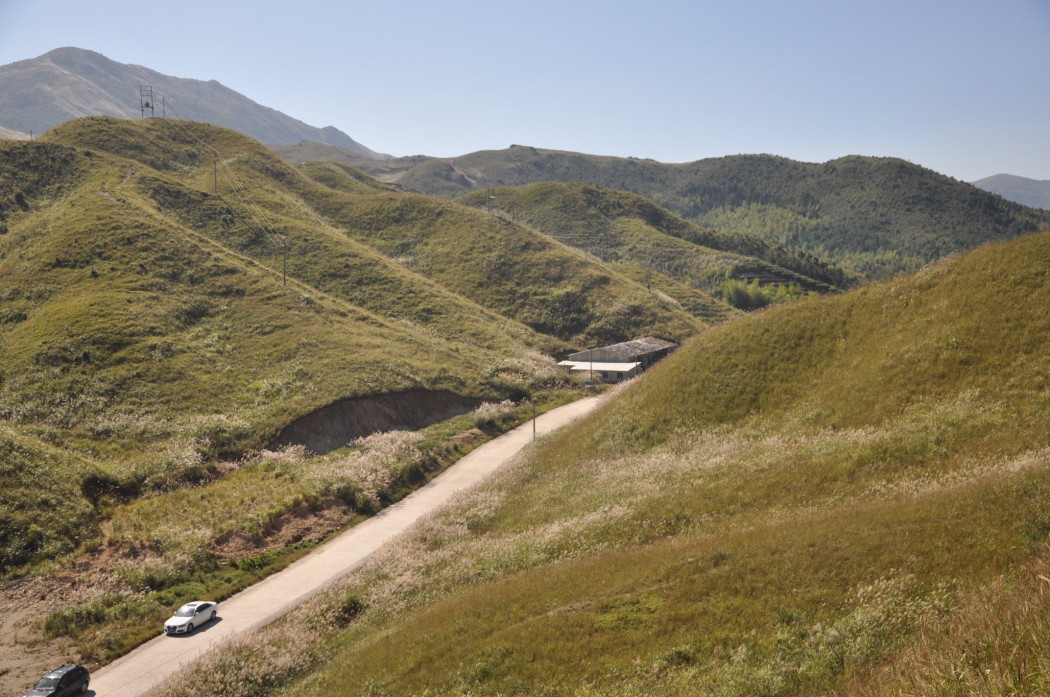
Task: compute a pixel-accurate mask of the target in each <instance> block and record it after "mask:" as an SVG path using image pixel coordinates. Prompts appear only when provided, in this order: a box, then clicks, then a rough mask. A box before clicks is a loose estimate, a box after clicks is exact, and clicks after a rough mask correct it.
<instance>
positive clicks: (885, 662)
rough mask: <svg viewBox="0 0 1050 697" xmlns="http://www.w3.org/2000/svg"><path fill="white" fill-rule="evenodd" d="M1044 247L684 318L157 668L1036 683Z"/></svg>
mask: <svg viewBox="0 0 1050 697" xmlns="http://www.w3.org/2000/svg"><path fill="white" fill-rule="evenodd" d="M1047 269H1050V233H1044V234H1041V235H1035V236H1028V237H1023V238H1020V239H1018V240H1015V241H1012V242H1009V243H1003V244H997V245H992V246H986V247H982V248H980V249H978V250H977V251H975V252H972V253H969V254H966V255H961V256H957V257H955V258H953V259H950V260H948V261H945V262H942V263H939V264H936V265H933V266H931V267H929V268H927V269H924V270H923V271H921V272H919V273H917V274H914V275H911V276H907V277H902V278H899V279H896V280H893V281H891V282H885V283H881V284H875V285H871V286H868V287H865V288H863V289H860V290H855V291H851V292H849V293H846V294H842V295H837V296H829V297H822V298H815V299H811V300H805V301H802V302H799V303H794V304H791V305H788V306H784V307H781V308H776V309H773V310H770V311H767V312H764V313H759V314H753V315H748V316H744V317H741V318H739V319H737V320H734V321H732V322H728V323H726V324H723V325H721V326H719V327H717V328H715V329H713V330H711V331H709V332H706V333H705V334H703V335H702V336H700V337H697V338H696V339H694V340H693V341H691V342H690V343H689V344H688V345H687V346H686V347H684V348H683V349H682V350H680V351H679V352H678V353H676V354H674V355H673V356H672V357H670V358H668V359H667V360H665V361H664V362H663V363H662V364H661V365H659V366H657V367H656V368H654V369H653V370H652V371H651V372H650V373H647V374H646V376H645V377H644V378H642V379H641V380H640V381H639V382H638V383H637V384H635V385H633V386H632V387H630V388H628V389H627V390H625V391H624V392H623V393H622V395H621V396H620V397H619V398H618V399H616V400H615V401H613V402H612V403H610V404H608V405H607V406H606V407H605V408H604V409H603V410H600V411H599V412H597V413H596V414H595V415H594V416H593V417H591V418H589V419H588V420H587V421H586V422H584V423H582V424H580V425H579V426H578V427H576V428H574V429H572V430H570V431H567V432H565V433H563V434H561V435H559V436H556V437H554V438H553V439H551V440H550V441H548V442H547V443H545V444H544V447H543V448H542V449H540V450H537V451H536V452H534V453H533V455H532V457H531V458H530V459H529V460H528V461H526V462H522V463H520V464H519V465H517V466H515V467H512V468H511V469H509V470H507V471H504V472H503V473H502V474H501V475H500V476H499V477H497V479H496V481H494V482H492V483H491V484H490V485H488V486H486V487H485V488H483V489H482V490H479V491H477V492H475V493H474V494H472V495H471V496H469V497H466V499H465V500H464V501H462V502H461V503H460V504H459V505H457V506H456V507H454V508H453V509H451V510H449V511H447V512H445V513H444V514H443V515H441V516H437V517H436V518H435V519H433V520H431V521H429V522H428V523H427V524H426V525H424V526H423V527H422V528H421V529H420V530H419V531H418V532H416V533H415V534H414V535H413V536H412V537H411V538H409V539H406V540H405V541H404V542H403V543H402V544H401V545H400V546H398V547H397V548H396V549H392V550H389V551H387V552H386V553H384V554H383V555H382V556H381V558H379V559H377V560H376V561H375V562H374V563H373V564H372V565H371V566H370V568H369V569H367V570H363V571H360V572H358V573H356V574H355V575H353V576H352V577H351V578H350V579H348V580H347V582H346V583H345V584H344V585H343V586H342V587H340V588H335V589H332V590H331V591H330V592H329V593H328V594H327V595H326V596H324V597H322V598H319V599H318V600H317V601H316V602H315V603H314V604H313V605H312V606H311V607H309V608H305V609H303V610H301V611H298V612H296V613H293V614H292V615H291V616H290V617H288V618H286V619H285V620H284V621H283V622H282V623H280V624H279V625H278V626H277V627H275V628H273V629H271V630H268V631H267V632H266V633H264V634H261V635H259V636H256V637H255V638H254V639H253V640H252V641H251V642H250V643H245V644H243V645H239V646H233V647H230V648H229V649H228V650H227V651H224V652H220V653H217V654H215V655H213V656H212V657H211V658H210V659H208V661H207V662H206V665H204V666H203V667H202V670H201V671H200V674H201V675H206V676H209V677H208V678H206V679H205V680H203V681H195V682H193V684H192V687H191V686H190V682H189V681H187V682H186V683H184V684H183V685H182V686H172V688H170V689H169V690H167V691H166V694H167V695H181V694H189V693H190V691H191V690H192V691H193V694H195V695H200V694H202V693H203V694H222V693H223V692H222V690H223V689H224V687H223V686H224V685H227V684H228V681H229V680H230V678H231V676H233V675H236V676H239V677H238V680H241V681H245V682H251V684H267V685H273V686H275V687H277V688H278V691H279V692H280V693H288V692H295V693H297V694H304V693H305V694H321V693H327V692H329V691H330V689H331V686H332V685H340V686H341V688H340V691H341V692H343V693H346V694H372V695H376V694H380V695H382V694H390V695H393V694H477V695H489V694H492V695H494V694H552V695H560V694H594V695H598V694H617V695H651V694H668V695H707V694H712V695H714V694H717V695H756V694H761V695H797V694H840V695H847V694H848V695H865V694H923V695H939V694H943V695H957V694H968V695H971V694H984V695H1001V694H1031V695H1035V694H1043V693H1045V692H1046V690H1047V689H1048V688H1050V679H1048V677H1047V676H1048V675H1050V658H1048V656H1050V653H1048V652H1047V648H1048V645H1050V624H1048V623H1047V622H1046V617H1047V616H1048V613H1050V598H1048V596H1047V594H1046V592H1045V577H1046V576H1047V575H1048V572H1050V554H1048V553H1047V546H1046V542H1047V539H1048V535H1050V431H1048V429H1047V427H1046V414H1047V413H1050V389H1048V382H1047V376H1048V375H1050V352H1048V351H1047V350H1046V345H1047V338H1048V337H1050V312H1048V311H1047V308H1048V307H1050V282H1048V278H1047ZM1041 579H1043V580H1041ZM282 647H283V648H282ZM293 647H294V648H293ZM286 653H287V655H288V656H289V658H288V660H284V661H281V660H275V659H274V657H275V656H281V655H286ZM263 693H264V694H269V693H271V691H270V690H264V691H263Z"/></svg>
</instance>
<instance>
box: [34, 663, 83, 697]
mask: <svg viewBox="0 0 1050 697" xmlns="http://www.w3.org/2000/svg"><path fill="white" fill-rule="evenodd" d="M90 680H91V677H90V676H89V675H88V671H87V668H85V667H84V666H77V665H72V664H70V665H64V666H59V667H58V668H55V669H54V670H53V671H51V672H50V673H48V674H47V675H45V676H44V677H42V678H40V682H38V683H37V684H36V685H35V686H34V687H33V689H32V690H30V691H29V692H27V693H25V697H67V695H79V694H81V693H82V692H87V689H88V682H89V681H90Z"/></svg>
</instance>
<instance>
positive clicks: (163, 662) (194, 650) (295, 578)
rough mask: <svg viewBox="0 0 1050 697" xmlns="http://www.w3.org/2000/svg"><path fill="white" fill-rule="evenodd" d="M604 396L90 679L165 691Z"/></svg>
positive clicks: (105, 694)
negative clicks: (214, 615)
mask: <svg viewBox="0 0 1050 697" xmlns="http://www.w3.org/2000/svg"><path fill="white" fill-rule="evenodd" d="M601 400H602V398H601V397H600V396H595V397H586V398H584V399H581V400H578V401H576V402H573V403H571V404H567V405H565V406H562V407H558V408H557V409H553V410H551V411H549V412H547V413H546V414H543V415H541V416H539V417H538V418H537V419H536V420H535V425H534V423H533V421H529V422H528V423H526V424H524V425H522V426H519V427H518V428H516V429H514V430H513V431H510V432H508V433H505V434H504V435H502V436H500V437H498V438H495V439H493V440H491V441H489V442H488V443H485V444H484V445H482V446H480V447H478V448H476V449H475V450H473V451H471V452H470V453H469V454H467V455H466V456H464V457H463V458H461V459H460V460H459V461H458V462H456V463H455V464H454V465H452V466H451V467H449V468H448V469H447V470H445V471H444V472H443V473H442V474H441V475H439V476H438V477H435V478H434V479H433V480H432V481H430V482H429V483H428V484H427V485H426V486H424V487H422V488H420V489H418V490H417V491H415V492H413V493H412V494H411V495H409V496H407V497H405V498H404V499H402V500H401V501H399V502H398V503H396V504H394V505H393V506H390V507H388V508H385V509H383V511H381V512H380V513H378V514H377V515H375V516H373V517H372V518H369V519H368V520H366V521H364V522H362V523H360V524H358V525H356V526H354V527H353V528H351V529H349V530H347V531H346V532H344V533H342V534H341V535H339V536H338V537H335V538H334V539H332V540H331V541H329V542H327V543H325V544H324V545H322V546H320V547H318V548H317V549H316V550H314V551H313V552H311V553H310V554H308V555H307V556H305V557H303V558H302V559H300V560H299V561H297V562H296V563H294V564H292V565H291V566H288V567H287V568H285V569H284V570H283V571H280V572H279V573H276V574H274V575H273V576H270V577H268V578H266V579H264V580H263V581H260V582H259V583H257V584H255V585H254V586H252V587H251V588H248V589H246V590H244V591H242V592H240V593H238V594H237V595H235V596H233V597H232V598H229V599H228V600H226V601H225V602H223V603H221V604H220V606H219V618H218V619H217V620H216V621H214V622H210V623H209V624H207V625H204V626H203V627H201V628H199V629H197V630H196V631H195V632H194V633H193V634H189V635H180V636H177V637H169V636H165V635H163V634H162V635H160V636H158V637H156V638H154V639H152V640H150V641H148V642H146V643H145V644H143V645H142V646H139V647H138V648H137V649H135V650H134V651H132V652H131V653H129V654H126V655H125V656H123V657H121V658H119V659H117V660H116V661H114V662H113V663H111V664H109V665H107V666H105V667H103V668H100V669H99V670H98V671H96V672H95V673H94V674H93V675H92V678H91V689H92V691H93V692H94V693H95V695H97V696H98V697H135V696H137V695H143V694H145V693H147V692H149V691H150V690H152V689H154V688H156V687H159V686H161V685H162V684H163V683H165V682H166V681H167V680H169V679H170V678H171V676H172V675H173V674H175V673H178V672H182V671H183V670H184V669H185V668H186V667H187V666H188V665H189V664H190V663H192V662H193V661H194V660H195V659H197V658H198V657H200V656H202V655H203V654H205V653H207V652H210V651H214V650H215V649H216V648H217V646H218V645H219V644H221V643H222V642H224V641H226V640H228V639H230V638H232V637H234V636H236V635H239V634H243V633H244V632H250V631H252V630H255V629H258V628H260V627H263V626H265V625H266V624H269V623H270V622H272V621H273V620H275V619H277V618H278V617H280V616H281V615H283V614H285V613H287V612H288V611H289V610H290V609H292V608H293V607H294V606H296V605H298V604H299V603H301V602H303V601H304V600H306V599H307V598H309V597H310V596H312V595H314V594H316V593H317V592H319V591H320V590H322V589H323V588H324V587H325V586H327V585H328V584H329V583H332V582H333V581H335V580H337V579H339V578H341V577H343V576H345V575H346V574H347V573H349V572H351V571H353V570H354V569H356V568H358V567H359V566H361V565H362V564H363V563H364V562H365V560H367V559H368V557H370V556H371V555H372V554H373V553H374V552H376V551H377V550H379V549H380V548H381V547H382V546H383V545H385V544H386V543H387V542H389V541H390V540H392V539H393V538H394V537H396V536H398V535H400V534H401V533H403V532H404V531H406V530H407V529H409V528H410V527H411V526H412V525H413V524H414V523H415V522H416V521H417V520H419V519H420V518H421V517H423V516H425V515H427V514H429V513H430V512H432V511H434V510H436V509H437V508H439V507H440V506H442V505H444V504H445V503H446V502H448V501H449V500H450V499H451V498H452V497H453V496H454V495H456V494H457V493H459V492H461V491H464V490H465V489H468V488H471V487H473V486H475V485H477V484H478V483H480V482H482V481H483V480H484V479H486V478H487V477H488V476H489V475H491V474H492V473H493V472H495V471H496V470H497V469H498V468H499V467H500V466H502V465H503V464H505V463H506V462H507V461H509V460H510V459H511V458H513V457H514V456H515V455H516V454H517V453H518V452H519V451H520V450H521V449H522V448H524V447H525V446H526V445H527V444H528V443H529V442H530V441H531V440H532V438H533V428H535V432H536V435H546V434H547V433H550V432H552V431H554V430H557V429H559V428H561V427H562V426H564V425H566V424H568V423H569V422H571V421H573V420H575V419H577V418H579V417H581V416H583V415H585V414H587V413H589V412H591V411H592V410H593V409H594V408H595V407H596V406H597V405H598V404H599V403H600V402H601Z"/></svg>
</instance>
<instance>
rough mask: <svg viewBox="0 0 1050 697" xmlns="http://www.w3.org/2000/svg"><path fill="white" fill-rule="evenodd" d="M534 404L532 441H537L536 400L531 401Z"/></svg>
mask: <svg viewBox="0 0 1050 697" xmlns="http://www.w3.org/2000/svg"><path fill="white" fill-rule="evenodd" d="M529 401H530V402H532V440H536V400H535V399H529Z"/></svg>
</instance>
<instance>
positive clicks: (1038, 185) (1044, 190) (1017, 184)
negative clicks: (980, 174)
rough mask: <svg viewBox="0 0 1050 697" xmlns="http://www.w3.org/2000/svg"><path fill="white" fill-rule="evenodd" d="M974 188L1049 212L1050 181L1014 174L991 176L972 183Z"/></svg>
mask: <svg viewBox="0 0 1050 697" xmlns="http://www.w3.org/2000/svg"><path fill="white" fill-rule="evenodd" d="M972 183H973V185H974V186H976V187H977V188H979V189H984V190H985V191H990V192H992V193H993V194H999V195H1000V196H1002V197H1003V198H1005V199H1007V200H1008V201H1013V202H1014V203H1020V204H1021V205H1023V206H1031V207H1032V208H1042V209H1044V210H1050V179H1030V178H1028V177H1019V176H1017V175H1016V174H993V175H992V176H990V177H985V178H984V179H978V180H977V181H975V182H972Z"/></svg>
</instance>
